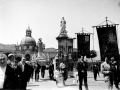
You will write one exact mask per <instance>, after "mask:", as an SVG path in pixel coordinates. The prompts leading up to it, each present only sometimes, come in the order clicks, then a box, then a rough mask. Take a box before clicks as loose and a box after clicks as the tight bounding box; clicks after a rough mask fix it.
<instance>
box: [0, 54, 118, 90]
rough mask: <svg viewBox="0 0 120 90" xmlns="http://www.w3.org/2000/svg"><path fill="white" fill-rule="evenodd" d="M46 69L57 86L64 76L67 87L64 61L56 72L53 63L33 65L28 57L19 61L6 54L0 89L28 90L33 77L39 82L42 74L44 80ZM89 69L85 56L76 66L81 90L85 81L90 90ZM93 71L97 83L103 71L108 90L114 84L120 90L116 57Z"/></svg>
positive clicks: (0, 56)
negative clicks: (88, 81) (98, 76)
mask: <svg viewBox="0 0 120 90" xmlns="http://www.w3.org/2000/svg"><path fill="white" fill-rule="evenodd" d="M46 68H47V69H48V71H49V78H50V80H55V81H56V85H57V84H58V83H59V80H60V77H59V76H60V75H62V78H63V84H64V85H65V81H66V80H67V78H68V73H67V72H68V71H67V68H66V65H65V62H64V61H63V62H61V63H60V65H59V66H58V67H57V68H56V70H54V65H53V63H52V62H50V63H49V66H48V67H46V65H45V64H40V63H39V62H34V63H32V62H31V61H29V60H27V58H26V57H22V58H21V60H18V57H15V55H14V54H9V55H8V56H7V55H5V54H0V89H1V90H6V89H7V90H8V89H9V90H13V89H14V90H26V87H27V84H28V82H29V81H30V79H33V76H35V81H36V82H37V81H38V80H39V73H40V72H41V77H42V78H44V76H45V70H46ZM87 68H88V65H87V62H86V61H85V59H84V56H81V58H78V61H77V65H76V70H77V71H78V75H77V76H78V78H76V77H75V78H76V80H77V81H78V82H79V90H82V85H83V81H84V86H85V89H86V90H89V88H88V83H87ZM92 69H93V75H94V80H95V81H97V75H99V71H100V70H101V73H102V74H103V75H104V78H105V83H106V84H107V86H108V89H109V90H112V89H113V84H114V85H115V87H116V88H117V89H118V90H119V81H120V77H119V76H120V72H119V68H118V63H117V62H116V60H115V59H114V57H110V58H108V57H105V61H104V62H103V63H102V64H101V68H100V70H99V66H98V65H97V64H93V67H92ZM55 71H59V74H58V75H57V74H56V75H54V74H55V73H54V72H55ZM34 73H35V75H34Z"/></svg>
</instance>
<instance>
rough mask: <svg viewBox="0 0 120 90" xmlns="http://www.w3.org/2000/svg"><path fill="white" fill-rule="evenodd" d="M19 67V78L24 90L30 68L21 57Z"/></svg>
mask: <svg viewBox="0 0 120 90" xmlns="http://www.w3.org/2000/svg"><path fill="white" fill-rule="evenodd" d="M20 67H21V69H22V76H21V86H20V88H21V89H22V90H26V87H27V82H29V79H30V66H29V65H28V64H27V63H26V58H25V57H22V60H21V64H20Z"/></svg>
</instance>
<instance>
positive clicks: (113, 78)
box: [110, 57, 119, 90]
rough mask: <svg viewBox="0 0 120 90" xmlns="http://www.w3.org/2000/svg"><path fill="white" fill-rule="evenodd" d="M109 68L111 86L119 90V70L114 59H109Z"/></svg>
mask: <svg viewBox="0 0 120 90" xmlns="http://www.w3.org/2000/svg"><path fill="white" fill-rule="evenodd" d="M110 67H111V85H112V87H113V83H114V84H115V87H116V88H117V89H118V90H119V85H118V84H119V81H118V80H119V69H118V64H117V61H115V59H114V57H111V62H110Z"/></svg>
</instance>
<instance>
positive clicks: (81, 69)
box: [77, 56, 88, 90]
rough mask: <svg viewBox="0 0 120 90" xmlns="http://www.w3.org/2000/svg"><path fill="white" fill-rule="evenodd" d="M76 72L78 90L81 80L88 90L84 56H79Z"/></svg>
mask: <svg viewBox="0 0 120 90" xmlns="http://www.w3.org/2000/svg"><path fill="white" fill-rule="evenodd" d="M77 71H78V77H79V90H82V83H83V80H84V85H85V88H86V90H88V84H87V63H86V61H85V60H84V56H81V58H79V59H78V62H77Z"/></svg>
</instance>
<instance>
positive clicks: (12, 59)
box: [8, 54, 15, 68]
mask: <svg viewBox="0 0 120 90" xmlns="http://www.w3.org/2000/svg"><path fill="white" fill-rule="evenodd" d="M14 60H15V55H14V54H9V55H8V62H9V63H8V64H9V65H10V66H11V67H13V68H14V64H15V62H14Z"/></svg>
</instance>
